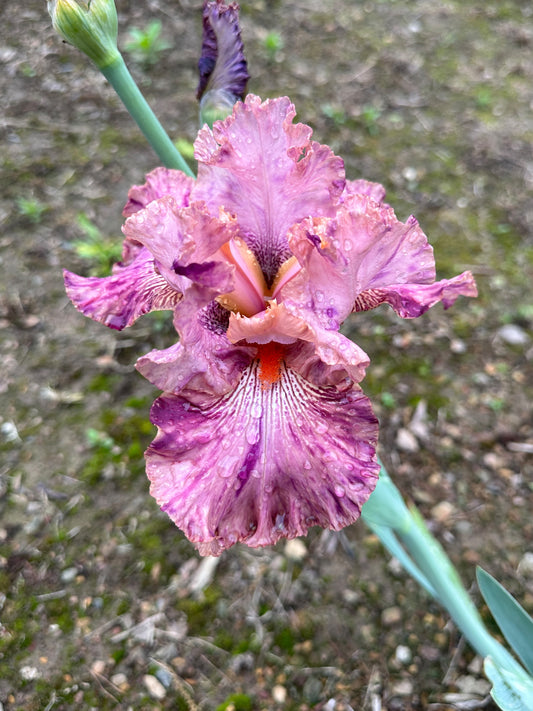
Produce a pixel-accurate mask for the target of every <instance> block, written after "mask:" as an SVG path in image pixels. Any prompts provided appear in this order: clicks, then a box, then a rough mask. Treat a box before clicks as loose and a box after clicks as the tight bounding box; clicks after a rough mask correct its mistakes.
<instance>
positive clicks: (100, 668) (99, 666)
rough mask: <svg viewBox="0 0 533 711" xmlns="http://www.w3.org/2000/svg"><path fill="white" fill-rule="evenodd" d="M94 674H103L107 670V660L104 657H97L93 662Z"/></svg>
mask: <svg viewBox="0 0 533 711" xmlns="http://www.w3.org/2000/svg"><path fill="white" fill-rule="evenodd" d="M91 671H92V673H93V674H103V673H104V671H105V662H104V660H103V659H97V660H96V661H94V662H93V663H92V664H91Z"/></svg>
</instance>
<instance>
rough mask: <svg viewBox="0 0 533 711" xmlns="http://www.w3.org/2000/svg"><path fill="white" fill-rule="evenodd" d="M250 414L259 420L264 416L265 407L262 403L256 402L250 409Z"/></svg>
mask: <svg viewBox="0 0 533 711" xmlns="http://www.w3.org/2000/svg"><path fill="white" fill-rule="evenodd" d="M250 414H251V416H252V417H256V418H259V417H261V415H262V414H263V406H262V405H261V403H260V402H254V403H253V404H252V407H251V408H250Z"/></svg>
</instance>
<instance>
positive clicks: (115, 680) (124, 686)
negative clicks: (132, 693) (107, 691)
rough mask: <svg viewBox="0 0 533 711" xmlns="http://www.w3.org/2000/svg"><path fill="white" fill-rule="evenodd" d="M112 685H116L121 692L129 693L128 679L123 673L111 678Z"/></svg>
mask: <svg viewBox="0 0 533 711" xmlns="http://www.w3.org/2000/svg"><path fill="white" fill-rule="evenodd" d="M111 683H112V684H114V685H115V686H116V687H117V689H120V690H121V691H127V690H128V689H129V686H130V685H129V683H128V677H127V676H126V675H125V674H123V673H122V672H118V673H117V674H113V676H112V677H111Z"/></svg>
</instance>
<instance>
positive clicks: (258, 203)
mask: <svg viewBox="0 0 533 711" xmlns="http://www.w3.org/2000/svg"><path fill="white" fill-rule="evenodd" d="M294 116H295V110H294V106H293V105H292V104H291V102H290V101H289V99H287V98H281V99H272V100H269V101H265V102H264V103H261V100H260V99H259V97H257V96H253V95H251V94H249V95H248V96H247V97H246V101H245V102H244V103H238V104H236V105H235V107H234V110H233V115H232V116H230V117H228V118H227V119H225V120H224V121H217V122H216V123H215V124H214V126H213V131H211V130H210V129H209V128H207V127H204V128H203V129H202V130H201V131H200V132H199V134H198V138H197V139H196V142H195V156H196V158H197V159H198V160H199V161H200V165H199V168H198V181H197V184H196V186H195V188H194V190H193V196H194V198H195V199H201V200H205V202H206V203H207V204H208V206H209V208H210V209H211V212H212V213H213V214H218V209H219V206H220V205H223V206H224V209H225V210H227V211H229V212H231V213H233V214H235V215H236V216H237V220H238V223H239V226H240V228H241V231H242V235H243V236H244V238H245V240H246V241H247V243H248V245H249V246H250V248H251V249H252V250H253V251H254V253H255V255H256V257H257V259H258V261H259V263H260V265H261V268H262V270H263V273H264V274H265V278H266V280H267V283H269V284H271V283H272V281H273V280H274V277H275V275H276V273H277V270H278V269H279V267H280V265H281V263H282V262H283V261H284V260H285V259H287V258H288V257H289V256H290V252H289V248H288V244H287V237H286V235H287V230H288V229H289V227H290V226H291V225H292V224H294V223H295V222H298V221H299V220H301V219H302V218H304V217H306V216H307V215H310V214H311V215H333V214H334V205H335V202H336V200H337V199H338V198H339V196H340V194H341V193H342V190H343V188H344V182H345V181H344V164H343V162H342V160H341V159H340V158H338V157H337V156H335V155H334V154H333V152H332V151H331V149H330V148H328V147H327V146H323V145H320V144H318V143H315V142H312V141H311V140H310V137H311V129H310V128H309V127H308V126H304V125H303V124H293V123H292V120H293V118H294Z"/></svg>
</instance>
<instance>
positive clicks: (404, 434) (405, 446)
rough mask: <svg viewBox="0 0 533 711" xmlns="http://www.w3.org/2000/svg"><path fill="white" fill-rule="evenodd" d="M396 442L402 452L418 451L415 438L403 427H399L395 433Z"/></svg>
mask: <svg viewBox="0 0 533 711" xmlns="http://www.w3.org/2000/svg"><path fill="white" fill-rule="evenodd" d="M396 444H397V446H398V448H399V449H401V450H403V451H404V452H418V450H419V449H420V447H419V446H418V440H417V438H416V437H415V436H414V434H413V433H412V432H411V431H410V430H408V429H406V428H405V427H400V429H399V430H398V432H397V433H396Z"/></svg>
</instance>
